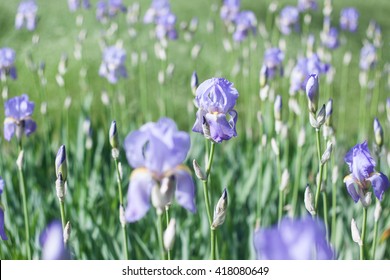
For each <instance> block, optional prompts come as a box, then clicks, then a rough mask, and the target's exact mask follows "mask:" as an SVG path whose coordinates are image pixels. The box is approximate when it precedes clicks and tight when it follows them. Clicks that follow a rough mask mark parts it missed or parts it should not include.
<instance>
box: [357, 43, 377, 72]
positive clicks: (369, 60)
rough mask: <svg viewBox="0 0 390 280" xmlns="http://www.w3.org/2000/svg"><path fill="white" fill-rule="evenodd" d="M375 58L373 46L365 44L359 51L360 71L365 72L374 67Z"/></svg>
mask: <svg viewBox="0 0 390 280" xmlns="http://www.w3.org/2000/svg"><path fill="white" fill-rule="evenodd" d="M376 61H377V56H376V49H375V47H374V45H372V44H370V43H367V44H365V45H364V46H363V48H362V49H361V50H360V64H359V65H360V69H362V70H364V71H367V70H369V69H372V68H373V67H374V66H375V65H376Z"/></svg>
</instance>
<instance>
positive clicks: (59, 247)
mask: <svg viewBox="0 0 390 280" xmlns="http://www.w3.org/2000/svg"><path fill="white" fill-rule="evenodd" d="M39 241H40V243H41V246H42V259H43V260H69V259H70V254H69V251H68V250H67V249H66V247H65V245H64V236H63V230H62V224H61V222H60V221H57V220H55V221H53V222H51V223H50V224H49V225H48V226H47V227H46V228H45V229H44V231H43V232H42V233H41V235H40V237H39Z"/></svg>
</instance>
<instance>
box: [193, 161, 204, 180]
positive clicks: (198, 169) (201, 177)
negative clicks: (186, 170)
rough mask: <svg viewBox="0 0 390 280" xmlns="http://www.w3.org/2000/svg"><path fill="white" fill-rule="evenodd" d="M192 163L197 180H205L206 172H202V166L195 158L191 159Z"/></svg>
mask: <svg viewBox="0 0 390 280" xmlns="http://www.w3.org/2000/svg"><path fill="white" fill-rule="evenodd" d="M192 165H193V167H194V170H195V175H196V177H198V179H199V180H202V181H205V180H206V174H205V173H204V172H203V170H202V168H201V167H200V166H199V164H198V162H197V161H196V159H194V160H193V161H192Z"/></svg>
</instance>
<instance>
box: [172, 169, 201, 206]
mask: <svg viewBox="0 0 390 280" xmlns="http://www.w3.org/2000/svg"><path fill="white" fill-rule="evenodd" d="M174 174H175V178H176V192H175V194H176V200H177V202H178V203H179V204H180V205H181V206H183V207H184V208H185V209H187V210H188V211H190V212H192V213H195V212H196V205H195V185H194V180H193V179H192V176H191V173H190V172H189V170H187V169H186V168H181V167H179V168H177V169H176V170H175V173H174Z"/></svg>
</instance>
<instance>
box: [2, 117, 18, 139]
mask: <svg viewBox="0 0 390 280" xmlns="http://www.w3.org/2000/svg"><path fill="white" fill-rule="evenodd" d="M15 129H16V124H15V123H14V122H11V121H7V120H6V121H5V122H4V138H5V140H7V141H10V140H11V138H12V136H13V135H14V134H15Z"/></svg>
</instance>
